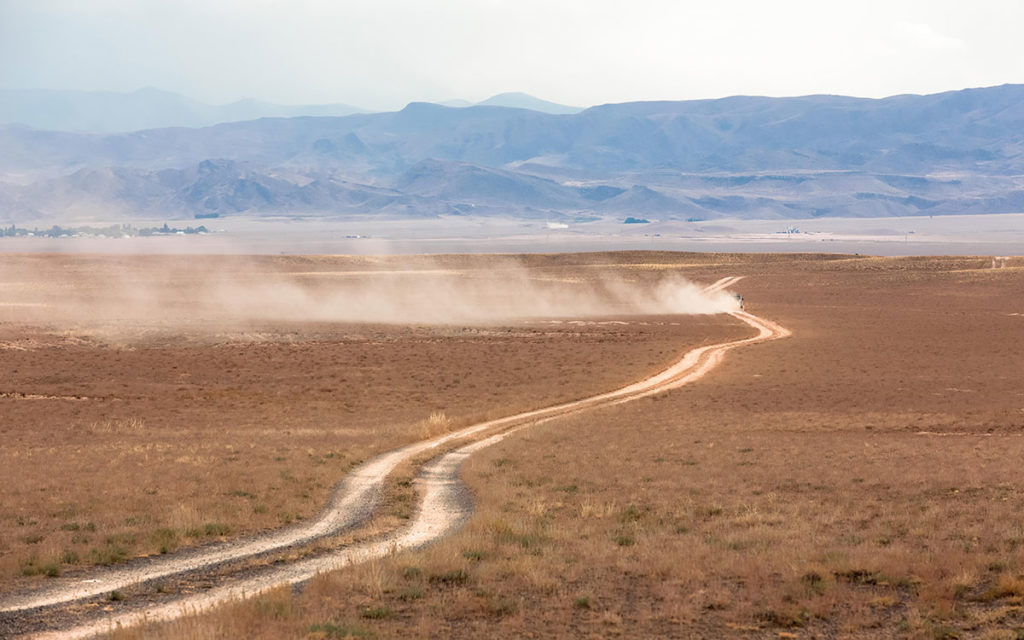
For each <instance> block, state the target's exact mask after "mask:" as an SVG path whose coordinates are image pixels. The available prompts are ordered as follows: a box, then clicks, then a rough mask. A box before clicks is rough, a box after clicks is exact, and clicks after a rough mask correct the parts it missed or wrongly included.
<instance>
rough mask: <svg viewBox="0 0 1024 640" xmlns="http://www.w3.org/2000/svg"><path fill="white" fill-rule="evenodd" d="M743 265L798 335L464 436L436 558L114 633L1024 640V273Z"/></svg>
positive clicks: (917, 263)
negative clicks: (616, 398)
mask: <svg viewBox="0 0 1024 640" xmlns="http://www.w3.org/2000/svg"><path fill="white" fill-rule="evenodd" d="M659 258H660V259H662V260H667V258H666V257H665V256H659ZM730 259H737V260H738V259H741V258H735V257H734V258H730ZM680 260H681V261H686V262H693V259H692V257H691V256H681V257H680ZM745 260H746V261H747V262H746V264H745V265H742V269H741V268H738V267H736V266H731V267H730V272H737V273H750V274H751V277H750V278H748V280H746V281H744V283H743V285H742V287H741V289H742V291H743V293H744V296H745V297H746V298H747V301H748V308H749V309H750V310H751V311H753V312H754V313H759V314H763V315H765V316H767V317H771V318H772V319H775V320H778V321H780V322H782V323H783V324H784V325H786V326H788V327H791V328H793V329H794V331H795V334H794V337H793V338H792V339H790V340H786V341H781V342H776V343H770V344H765V345H759V346H757V347H751V348H749V349H746V350H739V351H735V352H733V353H731V354H730V355H729V356H728V358H727V360H726V362H725V363H724V364H723V365H722V366H721V367H720V368H719V369H717V370H716V371H714V372H712V373H711V374H710V375H709V376H707V377H706V378H704V379H703V380H701V381H700V383H698V384H696V385H693V386H691V387H688V388H685V389H682V390H680V391H678V392H674V393H671V394H667V395H664V396H659V397H657V398H652V399H648V400H644V401H641V402H637V403H632V404H627V405H622V406H618V407H612V408H607V409H603V410H600V411H595V412H593V413H590V414H586V415H581V416H576V417H572V418H566V419H561V420H558V421H553V422H551V423H547V424H544V425H542V426H540V427H536V428H535V429H533V430H530V431H526V432H523V433H522V434H520V435H516V436H514V437H512V438H509V439H507V440H505V441H503V442H501V443H499V444H498V445H496V446H494V447H492V448H490V449H487V450H484V451H482V452H480V453H479V454H477V455H475V456H474V457H473V458H471V459H470V461H469V462H468V463H467V464H466V466H465V468H464V477H465V480H466V482H467V483H468V484H469V485H470V487H471V488H472V489H473V491H474V494H475V496H476V506H477V513H476V515H475V516H474V518H473V519H472V520H471V521H470V523H469V524H468V525H467V526H466V527H465V528H464V529H463V530H461V531H460V532H458V533H457V534H455V535H453V536H452V537H450V538H448V539H446V540H444V541H442V542H440V543H438V544H436V545H434V546H432V547H431V548H429V549H426V550H424V551H421V552H416V553H404V554H400V555H398V556H395V557H392V558H388V559H386V560H384V561H382V562H379V563H374V564H371V565H366V566H363V567H359V568H356V569H354V570H352V571H344V572H338V573H334V574H331V575H327V576H321V577H319V578H317V579H315V580H314V581H312V582H311V583H310V584H309V586H308V587H307V588H306V589H305V591H304V592H303V593H302V594H301V595H298V596H291V595H288V594H278V595H276V596H275V597H274V598H271V599H268V600H267V602H270V603H274V602H276V603H278V604H276V605H259V604H256V603H242V604H238V605H235V606H231V607H225V608H222V609H220V610H218V611H215V612H213V613H211V614H207V615H204V616H199V617H192V618H187V619H185V620H182V621H179V622H176V623H173V624H170V625H163V626H159V627H152V628H147V629H144V630H132V631H127V632H123V633H120V634H117V636H116V637H119V638H135V637H153V638H172V637H173V638H205V637H210V636H211V635H212V634H215V633H221V632H222V633H223V635H224V637H251V638H270V637H275V638H278V637H280V638H306V637H424V638H426V637H467V638H469V637H511V636H516V637H537V638H544V637H552V638H554V637H592V636H623V637H702V638H719V637H742V638H781V637H808V638H810V637H842V638H878V637H905V638H990V639H995V638H1021V637H1022V636H1024V476H1022V475H1021V460H1024V392H1022V391H1021V386H1020V381H1021V374H1022V373H1024V371H1022V370H1021V368H1020V363H1021V362H1024V321H1022V317H1021V316H1019V315H1015V314H1020V313H1022V312H1024V308H1022V307H1021V304H1022V302H1021V298H1020V296H1019V292H1020V291H1022V290H1024V280H1022V279H1024V274H1022V273H1020V272H1019V271H1016V270H1013V269H1006V270H995V271H994V270H983V269H981V268H980V267H982V266H984V264H985V261H984V259H939V258H933V259H890V260H883V259H873V258H866V259H849V260H832V261H816V260H812V259H806V258H803V257H795V258H777V257H770V256H766V257H747V258H745ZM647 262H656V260H653V259H648V260H647ZM691 269H692V271H693V273H695V274H697V275H707V273H708V272H705V271H702V270H701V269H702V268H701V267H692V268H691ZM707 279H710V278H707ZM256 602H260V601H259V600H257V601H256ZM261 606H262V607H268V606H271V607H276V608H277V609H274V610H275V611H276V610H286V611H287V616H279V615H277V614H276V613H273V612H271V613H261V610H260V609H259V607H261Z"/></svg>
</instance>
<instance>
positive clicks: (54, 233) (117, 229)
mask: <svg viewBox="0 0 1024 640" xmlns="http://www.w3.org/2000/svg"><path fill="white" fill-rule="evenodd" d="M178 233H184V234H186V235H193V234H197V233H209V229H207V228H206V227H205V226H203V225H199V226H198V227H185V228H184V229H179V228H177V227H170V226H168V225H167V223H166V222H165V223H164V226H162V227H141V228H140V227H135V226H133V225H130V224H112V225H110V226H109V227H89V226H84V227H62V226H60V225H56V224H55V225H53V226H52V227H50V228H49V229H40V228H39V227H35V228H33V229H26V228H23V227H19V226H17V225H14V224H12V225H11V226H9V227H0V238H25V237H30V236H36V237H41V238H73V237H76V236H79V237H80V236H91V237H98V236H104V237H107V238H131V237H134V236H159V235H174V234H178Z"/></svg>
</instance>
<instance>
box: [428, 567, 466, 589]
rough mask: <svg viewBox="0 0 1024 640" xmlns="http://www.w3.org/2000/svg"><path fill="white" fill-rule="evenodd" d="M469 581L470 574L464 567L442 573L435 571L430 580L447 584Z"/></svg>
mask: <svg viewBox="0 0 1024 640" xmlns="http://www.w3.org/2000/svg"><path fill="white" fill-rule="evenodd" d="M468 581H469V574H468V573H466V571H465V570H464V569H453V570H451V571H444V572H442V573H435V574H433V575H431V576H430V582H433V583H437V584H445V585H458V584H465V583H466V582H468Z"/></svg>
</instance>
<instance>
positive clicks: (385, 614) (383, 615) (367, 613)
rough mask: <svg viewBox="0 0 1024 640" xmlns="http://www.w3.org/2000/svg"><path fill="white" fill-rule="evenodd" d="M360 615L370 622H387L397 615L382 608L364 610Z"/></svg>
mask: <svg viewBox="0 0 1024 640" xmlns="http://www.w3.org/2000/svg"><path fill="white" fill-rule="evenodd" d="M359 615H360V616H362V617H363V618H367V619H369V620H386V619H388V618H390V617H392V616H394V615H395V614H394V612H393V611H391V609H389V608H388V607H385V606H380V607H370V608H368V609H363V610H362V612H360V614H359Z"/></svg>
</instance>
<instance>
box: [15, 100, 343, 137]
mask: <svg viewBox="0 0 1024 640" xmlns="http://www.w3.org/2000/svg"><path fill="white" fill-rule="evenodd" d="M360 111H361V109H358V108H356V107H352V106H349V105H345V104H331V105H307V106H290V105H279V104H271V103H269V102H260V101H258V100H240V101H238V102H232V103H230V104H225V105H209V104H204V103H202V102H198V101H196V100H192V99H190V98H186V97H185V96H182V95H179V94H176V93H170V92H168V91H160V90H158V89H139V90H138V91H133V92H131V93H117V92H112V91H54V90H15V89H0V123H4V124H24V125H28V126H30V127H34V128H36V129H52V130H55V131H93V132H101V133H113V132H121V131H138V130H140V129H157V128H161V127H206V126H210V125H213V124H218V123H221V122H237V121H240V120H254V119H256V118H267V117H295V116H345V115H349V114H352V113H359V112H360Z"/></svg>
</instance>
